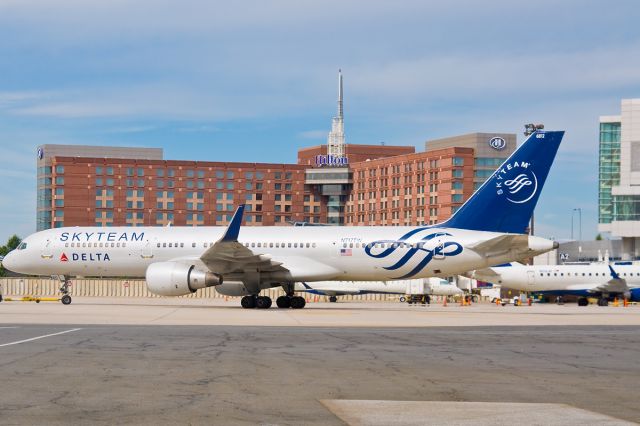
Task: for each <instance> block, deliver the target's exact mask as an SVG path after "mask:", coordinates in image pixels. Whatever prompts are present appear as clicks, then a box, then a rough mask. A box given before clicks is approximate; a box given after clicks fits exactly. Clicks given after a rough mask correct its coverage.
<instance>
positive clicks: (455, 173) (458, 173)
mask: <svg viewBox="0 0 640 426" xmlns="http://www.w3.org/2000/svg"><path fill="white" fill-rule="evenodd" d="M453 177H454V178H462V177H463V173H462V170H460V169H455V170H454V171H453Z"/></svg>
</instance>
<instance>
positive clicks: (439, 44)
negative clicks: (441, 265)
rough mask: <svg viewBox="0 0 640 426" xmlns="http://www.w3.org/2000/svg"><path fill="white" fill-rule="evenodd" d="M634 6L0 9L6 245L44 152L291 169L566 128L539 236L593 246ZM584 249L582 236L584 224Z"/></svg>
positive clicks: (283, 1)
mask: <svg viewBox="0 0 640 426" xmlns="http://www.w3.org/2000/svg"><path fill="white" fill-rule="evenodd" d="M638 22H640V5H638V3H637V1H635V0H629V1H622V0H611V1H608V2H605V1H590V0H579V1H574V0H565V1H562V2H558V1H547V0H538V1H536V2H515V1H512V0H511V1H493V0H485V1H482V2H478V1H464V0H449V1H438V2H436V1H426V0H419V1H413V0H406V1H402V2H398V1H377V0H366V1H346V0H336V1H334V0H323V1H305V0H272V1H263V0H255V1H253V0H250V1H238V2H228V1H225V2H222V1H195V0H180V1H169V0H153V1H151V0H136V1H123V0H110V1H91V0H39V1H35V0H0V178H1V179H2V183H3V185H2V186H1V188H2V189H1V190H0V207H1V208H0V244H1V243H3V242H4V241H6V239H7V238H8V237H9V236H10V235H12V234H13V233H17V234H18V235H20V236H22V237H25V236H27V235H28V234H30V233H32V232H34V231H35V220H36V213H35V211H36V207H35V206H36V167H35V165H36V147H37V146H38V145H40V144H45V143H49V144H56V143H57V144H87V145H113V146H144V147H161V148H163V149H164V153H165V158H166V159H176V160H178V159H187V160H193V159H197V160H205V161H246V162H285V163H295V162H296V156H297V150H298V149H299V148H301V147H306V146H311V145H319V144H322V143H325V142H326V137H327V134H328V132H329V130H330V125H331V117H332V116H333V115H334V114H335V110H336V90H337V70H338V69H339V68H341V69H342V70H343V74H344V84H345V90H344V91H345V107H344V109H345V133H346V141H347V143H354V144H378V143H381V142H384V143H385V144H386V145H414V146H416V147H417V149H418V150H424V142H425V141H426V140H428V139H433V138H439V137H445V136H453V135H458V134H463V133H469V132H476V131H479V132H508V133H518V134H519V137H518V138H519V142H522V140H523V136H522V130H523V125H524V124H525V123H529V122H535V123H538V122H540V123H544V124H545V126H546V128H547V129H553V130H566V135H565V139H564V141H563V143H562V145H561V147H560V150H559V153H558V157H557V159H556V162H555V164H554V166H553V168H552V170H551V173H550V175H549V178H548V180H547V184H546V186H545V188H544V190H543V192H542V195H541V197H540V201H539V204H538V207H537V209H536V216H535V217H536V234H537V235H541V236H545V237H554V238H556V239H568V238H570V237H571V219H572V212H573V209H576V208H579V209H581V212H582V234H583V238H584V239H592V238H594V237H595V236H596V234H597V202H598V195H597V179H598V173H597V172H598V117H599V116H600V115H617V114H619V113H620V101H621V99H623V98H638V97H640V26H638ZM574 218H575V222H574V224H575V237H576V238H577V236H578V231H577V230H578V228H579V224H578V215H577V214H575V215H574Z"/></svg>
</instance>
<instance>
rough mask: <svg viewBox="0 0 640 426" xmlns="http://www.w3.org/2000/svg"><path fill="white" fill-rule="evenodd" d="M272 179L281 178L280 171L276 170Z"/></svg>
mask: <svg viewBox="0 0 640 426" xmlns="http://www.w3.org/2000/svg"><path fill="white" fill-rule="evenodd" d="M274 179H282V173H280V172H276V173H275V175H274Z"/></svg>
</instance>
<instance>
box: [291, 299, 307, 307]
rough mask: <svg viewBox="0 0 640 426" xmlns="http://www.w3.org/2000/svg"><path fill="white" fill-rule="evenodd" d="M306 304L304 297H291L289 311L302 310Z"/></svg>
mask: <svg viewBox="0 0 640 426" xmlns="http://www.w3.org/2000/svg"><path fill="white" fill-rule="evenodd" d="M306 304H307V302H305V300H304V297H300V296H293V297H292V298H291V309H302V308H304V305H306Z"/></svg>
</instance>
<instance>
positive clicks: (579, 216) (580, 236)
mask: <svg viewBox="0 0 640 426" xmlns="http://www.w3.org/2000/svg"><path fill="white" fill-rule="evenodd" d="M575 212H578V222H579V223H578V241H582V209H581V208H580V207H578V208H575V209H573V210H571V239H572V240H573V214H574V213H575Z"/></svg>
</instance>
